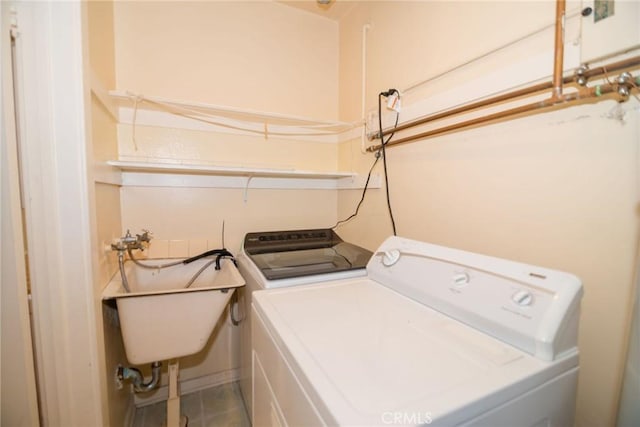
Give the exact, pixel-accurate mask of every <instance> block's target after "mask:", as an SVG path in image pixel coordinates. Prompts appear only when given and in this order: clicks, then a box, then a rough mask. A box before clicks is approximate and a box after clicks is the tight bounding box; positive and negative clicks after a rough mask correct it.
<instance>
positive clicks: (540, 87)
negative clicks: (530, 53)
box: [368, 56, 640, 151]
mask: <svg viewBox="0 0 640 427" xmlns="http://www.w3.org/2000/svg"><path fill="white" fill-rule="evenodd" d="M639 65H640V56H634V57H633V58H629V59H624V60H622V61H617V62H612V63H610V64H608V65H606V66H601V67H597V68H593V69H589V70H587V71H586V72H585V73H584V76H585V77H586V78H598V77H602V76H606V75H607V74H608V73H614V72H616V71H621V70H630V69H632V68H634V67H637V66H639ZM574 80H575V77H574V76H567V77H565V78H564V79H563V83H564V84H568V83H571V82H573V81H574ZM552 88H553V82H544V83H539V84H535V85H532V86H528V87H526V88H522V89H518V90H515V91H511V92H508V93H505V94H502V95H497V96H493V97H491V98H487V99H483V100H480V101H476V102H473V103H471V104H465V105H462V106H460V107H456V108H452V109H450V110H446V111H442V112H440V113H435V114H432V115H429V116H425V117H421V118H418V119H415V120H412V121H409V122H405V123H402V124H400V125H398V126H396V127H393V128H389V129H386V130H384V131H383V132H382V135H383V136H387V135H389V134H391V133H394V132H400V131H403V130H405V129H410V128H413V127H416V126H420V125H423V124H427V123H429V122H433V121H436V120H440V119H444V118H447V117H451V116H454V115H457V114H461V113H467V112H470V111H473V110H477V109H479V108H482V107H487V106H490V105H494V104H499V103H501V102H506V101H512V100H514V99H517V98H521V97H525V96H528V95H533V94H536V93H540V92H544V91H545V90H549V89H552ZM372 148H373V149H372V150H368V151H375V150H377V149H378V148H380V146H379V145H377V146H375V147H372Z"/></svg>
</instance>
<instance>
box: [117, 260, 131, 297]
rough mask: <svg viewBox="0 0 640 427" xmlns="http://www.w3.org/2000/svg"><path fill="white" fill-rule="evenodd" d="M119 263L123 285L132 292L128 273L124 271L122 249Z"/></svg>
mask: <svg viewBox="0 0 640 427" xmlns="http://www.w3.org/2000/svg"><path fill="white" fill-rule="evenodd" d="M118 265H119V266H120V276H121V277H122V286H123V287H124V290H125V291H127V293H129V292H131V289H129V281H128V280H127V275H126V274H125V273H124V254H123V253H122V251H119V252H118Z"/></svg>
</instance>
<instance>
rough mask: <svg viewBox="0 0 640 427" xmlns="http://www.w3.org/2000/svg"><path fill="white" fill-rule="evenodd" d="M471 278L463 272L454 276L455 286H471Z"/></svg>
mask: <svg viewBox="0 0 640 427" xmlns="http://www.w3.org/2000/svg"><path fill="white" fill-rule="evenodd" d="M469 280H471V278H470V277H469V275H468V274H467V273H464V272H461V273H456V274H454V275H453V284H454V285H456V286H465V285H467V284H469Z"/></svg>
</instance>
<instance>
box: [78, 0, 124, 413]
mask: <svg viewBox="0 0 640 427" xmlns="http://www.w3.org/2000/svg"><path fill="white" fill-rule="evenodd" d="M85 13H86V18H85V19H86V20H85V26H86V32H87V34H86V36H87V39H88V40H87V42H88V43H87V44H88V51H89V52H88V53H89V68H88V69H87V70H86V73H87V75H88V77H89V79H90V82H91V104H90V110H89V114H90V119H89V121H90V129H91V134H90V135H91V139H90V150H89V152H90V158H89V159H88V164H89V165H91V169H90V171H91V175H90V176H91V178H92V181H91V182H92V194H93V205H94V209H93V213H94V215H95V217H94V219H93V220H94V230H93V236H92V238H93V241H94V242H95V243H96V244H95V248H94V253H93V262H94V264H95V268H94V283H93V287H94V294H95V305H96V315H97V318H96V324H97V326H98V328H97V329H98V335H99V339H100V341H101V350H102V352H101V353H102V354H101V355H100V359H99V362H100V365H101V366H102V368H101V372H102V383H101V386H102V388H103V395H104V396H105V400H104V402H103V406H105V411H104V412H105V414H108V420H109V421H108V422H109V425H111V426H121V425H123V423H124V425H126V424H127V422H128V421H127V420H128V419H129V418H131V417H132V416H133V409H134V406H133V396H132V395H131V392H130V389H129V387H125V388H123V389H118V388H117V386H116V382H115V381H114V378H113V377H112V375H114V373H115V371H116V367H117V366H118V364H124V363H125V362H126V356H125V354H124V347H123V343H122V337H121V334H120V328H119V325H118V323H117V315H116V312H115V308H113V307H112V306H108V305H105V304H103V303H102V301H101V295H102V290H103V289H104V287H105V286H106V285H107V284H108V283H109V280H110V279H111V277H112V276H113V274H114V273H115V272H116V271H117V268H118V264H117V258H116V255H115V252H112V251H105V249H104V246H105V245H108V244H109V243H110V242H111V241H112V240H113V239H115V238H117V237H119V236H121V235H122V225H121V221H120V186H119V185H117V182H118V179H117V176H116V175H115V171H113V170H111V169H110V168H108V167H105V166H104V162H105V161H107V160H111V159H113V158H115V157H117V149H118V147H117V129H116V120H115V117H114V116H113V111H110V109H109V107H108V105H109V103H108V98H107V97H106V96H107V95H106V91H107V90H108V89H110V88H113V87H114V85H115V53H114V32H113V3H112V2H111V1H90V2H87V3H86V12H85ZM131 420H132V418H131Z"/></svg>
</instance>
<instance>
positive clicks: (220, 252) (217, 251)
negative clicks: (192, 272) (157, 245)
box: [182, 248, 235, 270]
mask: <svg viewBox="0 0 640 427" xmlns="http://www.w3.org/2000/svg"><path fill="white" fill-rule="evenodd" d="M211 255H218V258H220V257H223V256H228V257H231V258H233V254H232V253H231V252H229V251H228V250H226V249H224V248H222V249H211V250H210V251H206V252H203V253H201V254H200V255H196V256H193V257H191V258H187V259H185V260H184V261H182V263H183V264H189V263H192V262H193V261H197V260H199V259H201V258H206V257H208V256H211ZM234 263H235V260H234ZM216 270H220V261H217V259H216Z"/></svg>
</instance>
